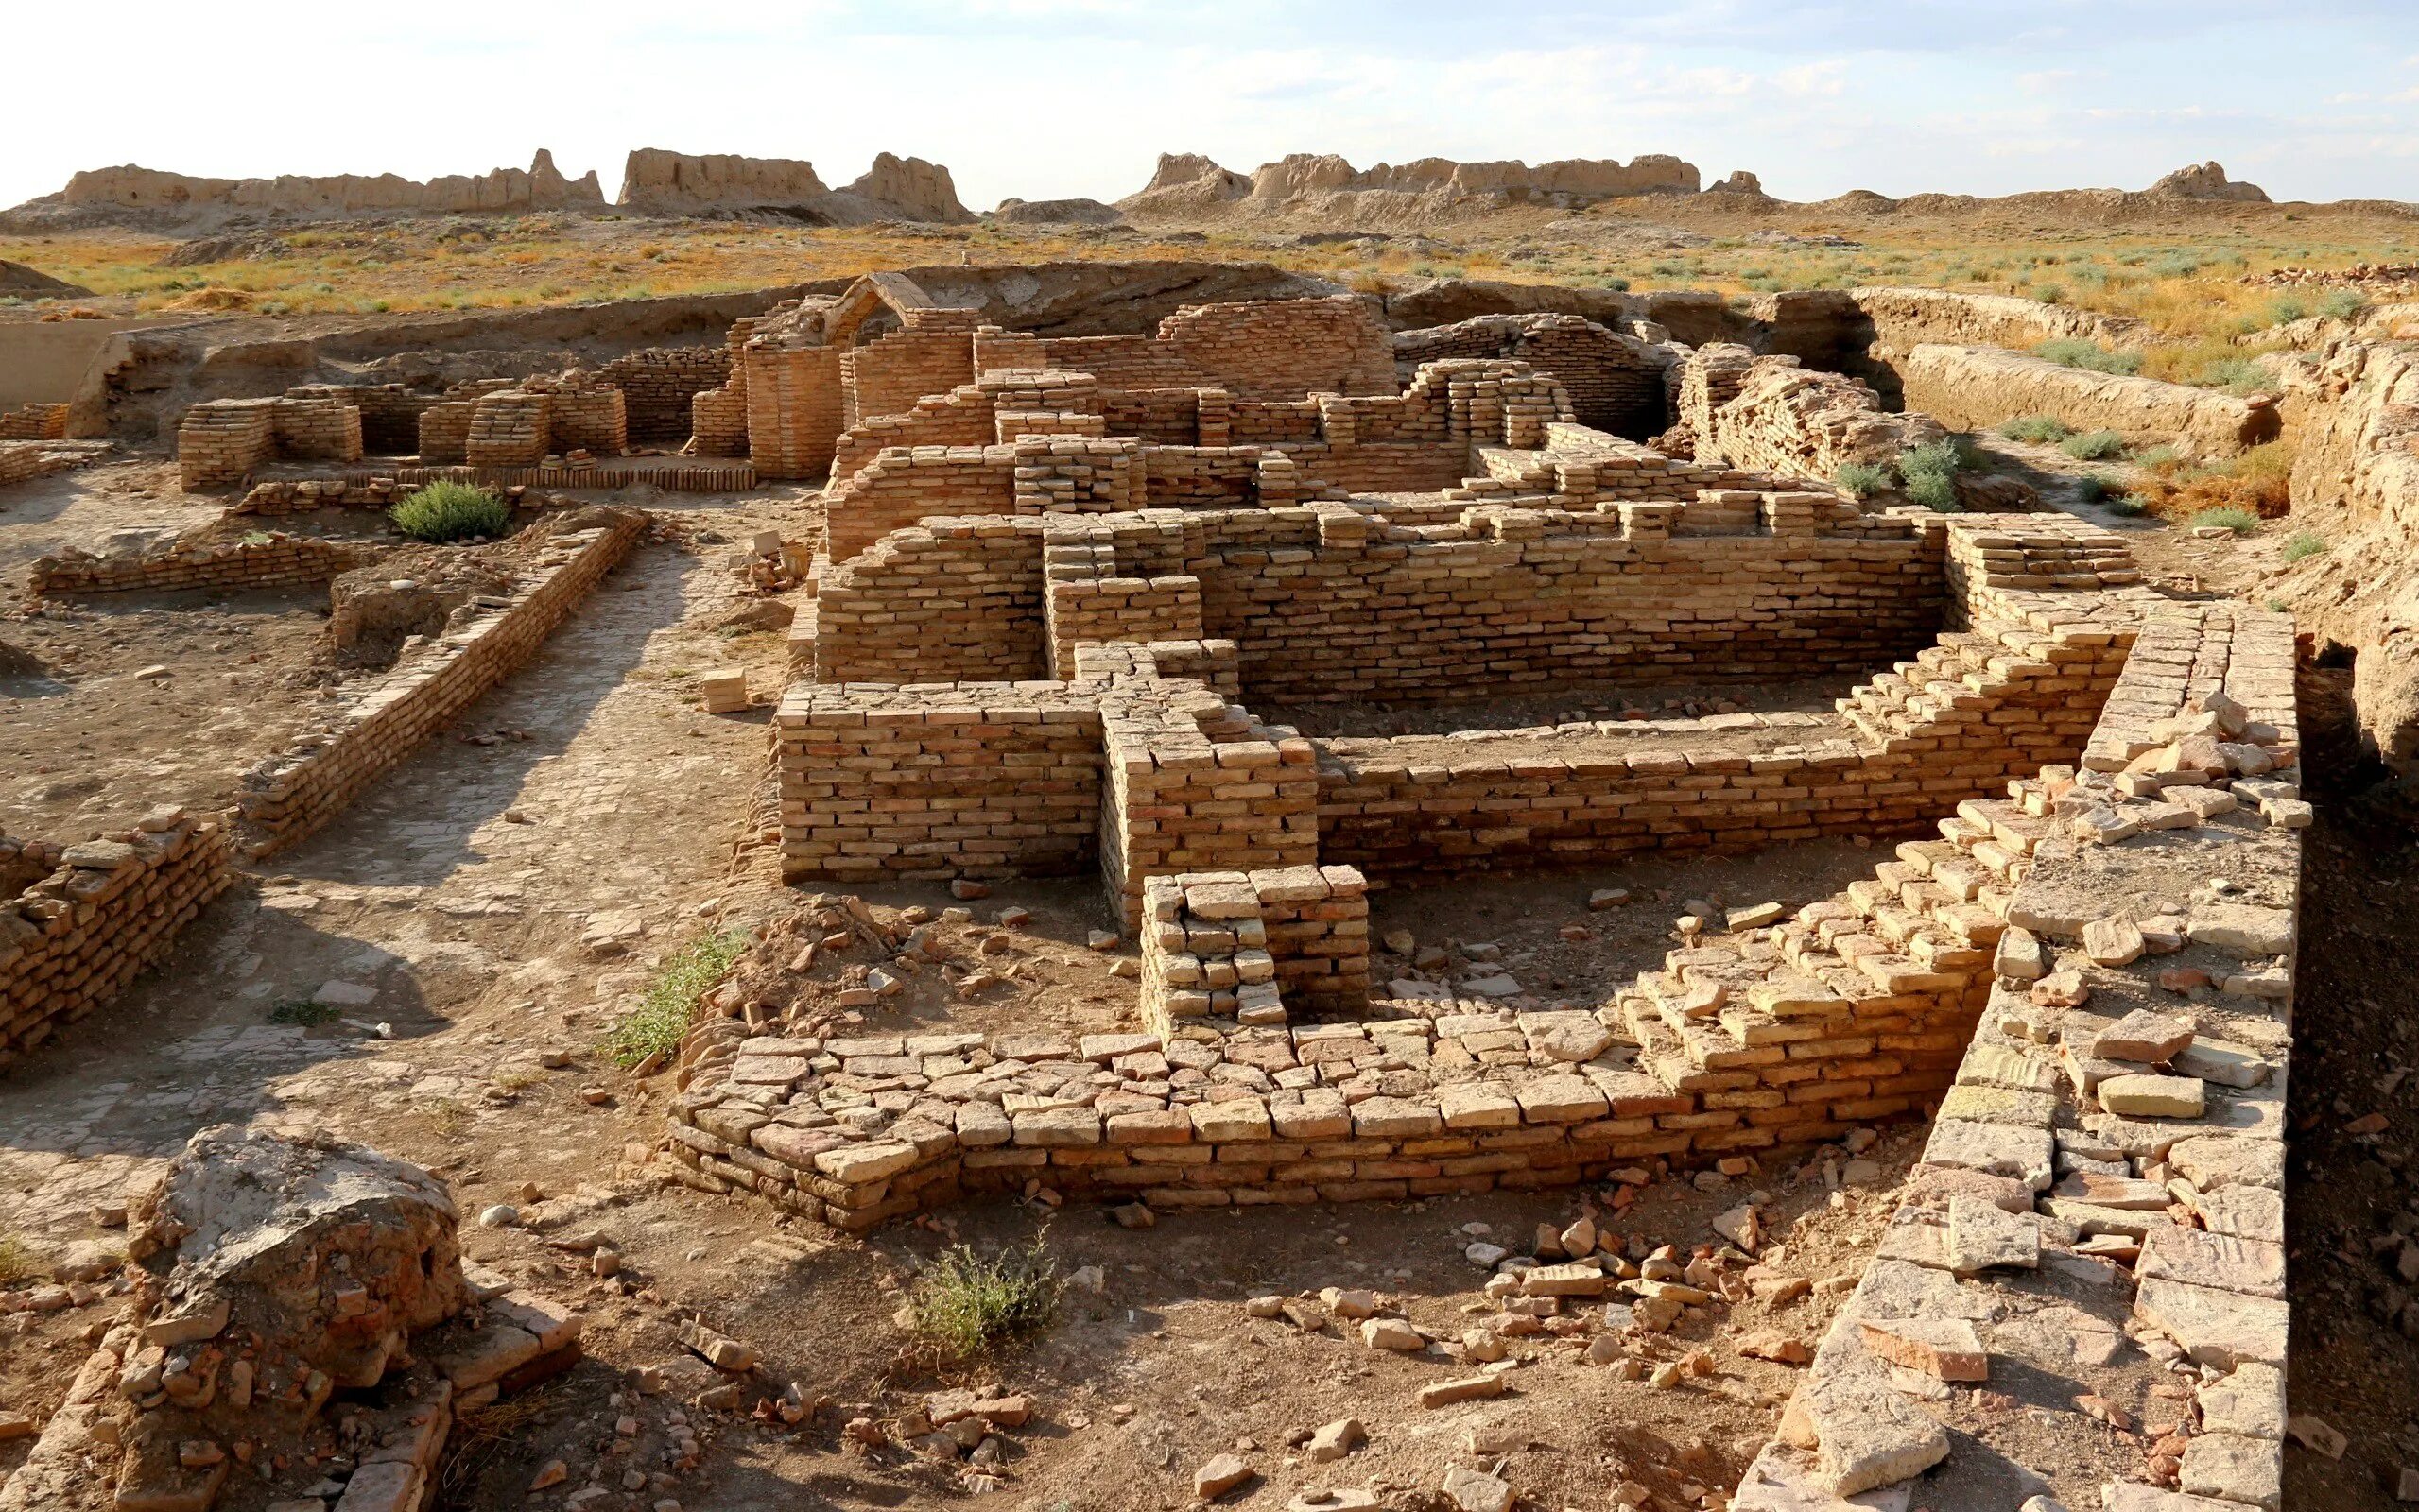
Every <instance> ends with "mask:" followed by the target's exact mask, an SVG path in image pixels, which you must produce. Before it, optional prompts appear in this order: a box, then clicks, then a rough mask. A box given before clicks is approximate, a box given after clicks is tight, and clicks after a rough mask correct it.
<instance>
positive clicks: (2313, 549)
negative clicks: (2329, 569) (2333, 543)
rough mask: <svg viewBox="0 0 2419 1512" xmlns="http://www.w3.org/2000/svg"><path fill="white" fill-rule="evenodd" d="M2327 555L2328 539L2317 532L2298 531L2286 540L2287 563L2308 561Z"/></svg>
mask: <svg viewBox="0 0 2419 1512" xmlns="http://www.w3.org/2000/svg"><path fill="white" fill-rule="evenodd" d="M2325 555H2326V538H2325V537H2324V536H2322V535H2320V534H2319V533H2318V532H2317V531H2315V530H2296V531H2294V532H2293V533H2292V534H2291V535H2290V536H2289V537H2287V538H2286V540H2285V559H2286V560H2287V561H2307V560H2308V559H2309V558H2312V557H2324V556H2325Z"/></svg>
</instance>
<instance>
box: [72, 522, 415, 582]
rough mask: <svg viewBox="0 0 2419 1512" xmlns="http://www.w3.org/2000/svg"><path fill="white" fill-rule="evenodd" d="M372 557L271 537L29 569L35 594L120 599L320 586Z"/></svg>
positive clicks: (80, 558)
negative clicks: (178, 592) (173, 592)
mask: <svg viewBox="0 0 2419 1512" xmlns="http://www.w3.org/2000/svg"><path fill="white" fill-rule="evenodd" d="M378 555H379V549H378V548H377V547H375V546H371V545H362V544H352V543H348V542H344V541H323V540H320V539H319V538H318V537H315V536H290V535H287V534H285V532H284V531H269V532H268V533H267V535H266V538H265V539H262V540H258V541H251V540H244V541H194V542H191V543H180V544H179V545H178V546H176V547H175V548H174V549H172V550H169V551H165V552H161V553H158V554H155V555H150V556H144V557H133V558H103V557H96V556H94V555H92V554H91V553H89V552H80V551H68V552H62V553H60V554H59V555H57V556H51V557H43V558H40V559H39V560H37V561H36V562H35V563H34V565H33V577H32V589H33V592H34V593H38V594H41V593H131V592H142V593H164V592H168V591H171V590H175V589H182V588H275V587H280V586H284V585H287V584H293V583H323V582H326V581H327V580H328V579H329V578H331V577H334V576H337V574H338V573H344V572H350V571H352V570H353V569H354V568H355V567H359V566H362V565H363V564H365V563H367V562H370V561H372V560H375V559H376V558H377V557H378Z"/></svg>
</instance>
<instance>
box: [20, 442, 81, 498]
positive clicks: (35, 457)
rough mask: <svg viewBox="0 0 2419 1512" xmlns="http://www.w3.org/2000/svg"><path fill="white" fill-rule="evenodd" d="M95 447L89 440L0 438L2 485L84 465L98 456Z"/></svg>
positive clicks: (28, 481)
mask: <svg viewBox="0 0 2419 1512" xmlns="http://www.w3.org/2000/svg"><path fill="white" fill-rule="evenodd" d="M95 448H96V443H94V442H89V441H86V442H68V443H65V444H60V443H58V442H53V441H0V488H6V487H8V486H9V484H11V483H30V482H32V481H33V480H34V479H35V478H42V477H48V476H49V475H50V474H52V473H53V472H66V471H67V470H68V469H70V468H78V467H82V466H83V465H84V464H85V463H87V462H90V461H92V460H93V459H94V458H95V455H97V451H96V449H95Z"/></svg>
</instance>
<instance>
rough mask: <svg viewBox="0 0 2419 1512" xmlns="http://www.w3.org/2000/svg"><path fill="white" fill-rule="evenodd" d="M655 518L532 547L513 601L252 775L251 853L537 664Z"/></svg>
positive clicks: (261, 852) (247, 816) (245, 823)
mask: <svg viewBox="0 0 2419 1512" xmlns="http://www.w3.org/2000/svg"><path fill="white" fill-rule="evenodd" d="M646 523H647V521H646V516H645V515H643V514H640V513H638V512H636V511H634V510H618V511H613V514H612V518H611V521H610V523H608V524H599V525H592V526H588V527H585V528H579V529H570V530H564V531H562V532H560V533H556V534H551V535H549V536H548V537H547V538H545V539H544V541H541V542H539V543H537V544H535V545H534V546H533V547H532V548H531V555H530V556H529V558H528V559H527V561H526V563H524V564H523V565H522V566H521V572H522V574H523V576H522V577H521V579H520V581H519V582H518V583H516V586H515V589H514V591H513V593H511V594H510V597H509V598H506V599H504V600H502V601H500V602H495V603H487V602H485V601H482V602H481V604H480V606H479V612H478V613H477V614H476V616H475V617H474V618H472V619H471V620H469V621H468V622H467V623H465V624H463V625H460V626H458V627H453V628H449V629H447V630H446V631H445V632H444V633H443V634H442V635H441V636H439V637H437V638H436V640H434V641H433V642H431V643H430V644H427V645H426V646H425V647H423V649H421V650H420V651H419V652H418V653H416V654H413V655H409V656H407V657H406V659H405V661H404V662H401V663H400V664H398V665H397V666H396V668H395V669H394V671H393V672H391V673H390V674H389V675H388V676H387V677H386V678H384V679H381V680H380V681H379V683H378V684H377V686H375V687H373V688H371V689H368V690H366V691H363V692H361V693H357V694H354V695H352V696H348V697H347V698H345V699H344V700H343V702H342V704H341V705H340V706H339V708H338V709H337V712H336V713H334V714H333V715H332V716H331V717H330V718H329V719H328V720H327V721H326V723H325V724H324V725H322V727H321V728H320V729H318V730H313V731H311V732H310V733H307V734H305V735H303V736H302V737H301V738H300V739H298V740H297V741H295V742H294V744H293V745H291V746H289V747H286V748H285V750H284V751H281V752H279V753H277V754H275V755H272V756H267V757H263V758H262V759H261V761H260V763H259V764H258V765H255V766H253V767H252V768H251V770H250V771H248V772H246V773H245V774H244V776H243V779H242V784H241V786H240V788H239V789H238V791H237V794H236V799H235V806H236V811H237V813H238V815H239V816H240V820H239V822H240V824H241V828H242V844H243V846H244V850H245V853H246V854H247V855H250V856H251V857H254V858H259V857H263V856H268V855H273V854H275V853H276V852H278V851H283V850H285V848H286V847H288V846H291V845H294V844H295V843H297V842H298V841H301V840H302V839H304V838H305V837H307V836H309V835H310V834H312V833H315V832H317V831H318V830H319V829H320V826H322V825H324V824H326V823H327V822H328V821H329V820H331V819H333V818H335V817H336V816H337V815H338V814H341V813H342V812H343V811H344V808H345V806H346V805H347V804H349V803H350V802H351V801H352V800H353V799H354V797H355V796H356V795H357V794H359V793H360V792H361V791H362V790H363V789H364V788H366V787H368V786H369V785H370V784H371V782H375V781H377V779H378V778H379V777H381V776H382V775H384V774H385V773H386V772H387V771H388V770H389V769H390V768H392V767H393V766H395V765H397V764H399V763H401V762H402V761H404V760H405V759H406V757H408V756H410V755H411V753H412V752H413V751H414V750H416V749H418V748H419V747H420V745H421V743H422V742H423V741H424V740H426V739H428V737H429V736H430V735H432V734H434V733H435V732H437V731H438V730H441V729H443V728H444V727H445V726H446V725H448V724H451V723H452V722H453V721H454V720H455V719H457V718H458V717H460V716H461V714H462V713H464V712H465V711H466V710H468V709H469V708H470V707H471V705H473V704H475V703H476V702H477V701H478V700H479V698H480V697H481V696H484V695H485V694H486V693H487V692H488V690H489V689H491V688H492V687H494V686H495V685H496V684H498V683H500V682H502V681H503V680H504V679H507V678H509V677H510V676H511V675H512V674H513V673H514V672H516V671H518V670H519V669H520V668H521V667H522V666H523V665H525V664H526V663H527V662H528V661H529V659H530V658H531V657H533V656H535V655H536V654H537V652H538V649H539V647H540V646H542V645H543V644H544V642H545V638H546V636H547V635H548V634H550V633H551V632H552V631H553V630H554V628H555V627H556V626H558V625H560V624H562V621H563V620H564V619H566V618H568V617H569V616H570V614H571V612H572V610H575V609H577V608H578V607H579V602H580V600H581V599H583V598H585V597H586V596H587V594H588V592H589V590H591V589H593V588H594V587H596V583H597V582H598V581H599V580H600V579H601V578H603V576H605V574H607V573H609V572H611V571H612V570H613V567H614V566H615V565H616V564H618V563H619V562H620V561H621V559H622V558H623V557H625V556H626V555H628V554H629V551H630V548H631V545H632V543H634V542H635V541H637V539H638V537H639V536H640V534H642V533H643V532H644V530H645V529H646Z"/></svg>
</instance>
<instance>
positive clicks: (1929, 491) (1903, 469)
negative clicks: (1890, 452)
mask: <svg viewBox="0 0 2419 1512" xmlns="http://www.w3.org/2000/svg"><path fill="white" fill-rule="evenodd" d="M1970 444H1971V443H1968V445H1964V446H1961V445H1960V444H1959V443H1958V442H1957V441H1954V440H1948V441H1932V442H1929V443H1927V444H1926V445H1923V446H1911V447H1909V448H1908V449H1907V450H1906V451H1904V452H1901V453H1899V454H1898V476H1899V479H1900V480H1901V481H1902V482H1903V483H1905V484H1906V486H1907V497H1908V498H1909V499H1911V500H1913V501H1914V502H1915V503H1917V504H1920V505H1922V506H1923V507H1925V508H1927V509H1932V510H1936V511H1938V512H1940V513H1943V514H1953V513H1955V512H1956V511H1957V508H1958V503H1957V474H1958V473H1959V472H1962V471H1964V470H1965V469H1966V468H1967V467H1970V466H1971V465H1973V460H1974V458H1973V455H1972V453H1971V452H1970V450H1969V446H1970Z"/></svg>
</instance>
